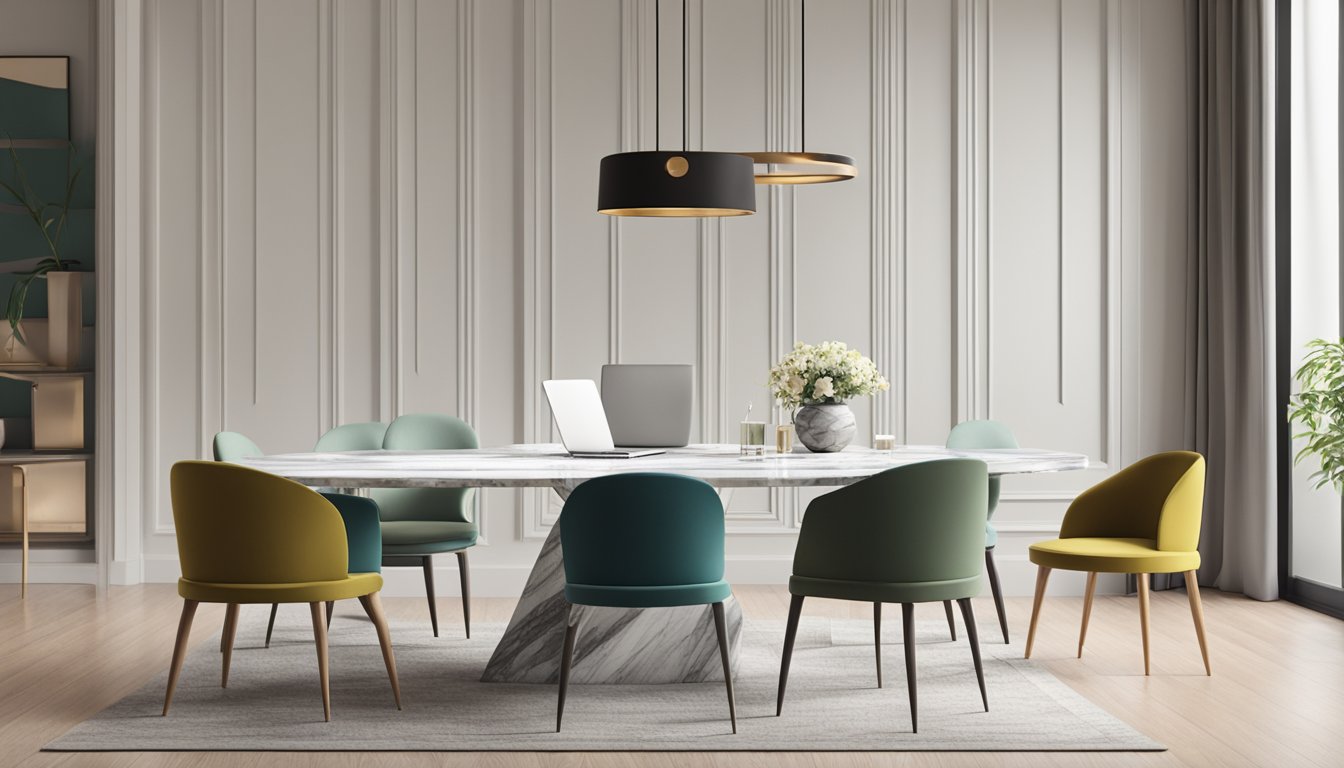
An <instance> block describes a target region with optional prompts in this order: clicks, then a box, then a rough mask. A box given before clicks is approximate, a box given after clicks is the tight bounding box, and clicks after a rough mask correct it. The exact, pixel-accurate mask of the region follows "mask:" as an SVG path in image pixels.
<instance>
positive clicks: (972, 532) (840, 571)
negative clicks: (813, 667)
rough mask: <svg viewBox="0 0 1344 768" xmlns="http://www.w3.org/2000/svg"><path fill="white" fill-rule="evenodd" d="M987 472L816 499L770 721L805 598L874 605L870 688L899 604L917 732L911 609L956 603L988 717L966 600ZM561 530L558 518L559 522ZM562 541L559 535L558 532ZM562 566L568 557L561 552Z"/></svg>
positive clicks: (973, 580)
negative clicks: (892, 610)
mask: <svg viewBox="0 0 1344 768" xmlns="http://www.w3.org/2000/svg"><path fill="white" fill-rule="evenodd" d="M988 479H989V474H988V472H987V470H986V467H985V463H984V462H983V461H976V460H974V459H941V460H938V461H926V462H921V463H918V464H911V465H908V466H904V467H896V468H894V469H889V470H886V471H885V472H881V473H879V474H876V475H873V476H872V477H869V478H867V479H865V480H861V481H859V482H857V483H855V484H853V485H850V486H846V487H844V488H841V489H840V490H838V491H833V492H831V493H828V494H826V495H825V496H821V497H818V498H817V499H815V500H813V501H812V503H811V504H809V505H807V514H806V516H804V517H803V526H802V529H801V530H800V531H799V533H798V549H797V551H796V552H795V553H794V556H793V575H792V576H791V577H790V578H789V592H790V594H792V595H793V600H792V601H791V602H790V604H789V623H788V627H787V629H786V630H785V634H784V656H783V660H782V663H781V664H780V667H779V694H778V698H777V700H776V705H775V706H776V709H775V714H776V715H777V716H778V715H779V714H781V713H782V712H783V711H784V689H785V687H786V686H787V685H788V681H789V662H790V660H791V659H792V657H793V642H794V638H795V637H796V636H797V634H798V619H799V617H800V616H801V615H802V612H803V600H804V598H808V597H824V598H829V599H833V600H860V601H864V602H871V603H872V604H873V644H874V647H875V648H876V650H877V686H878V687H879V688H881V687H882V604H883V603H900V604H901V618H902V619H903V629H904V635H905V678H906V686H907V688H908V689H909V694H910V726H911V728H912V729H913V730H914V731H915V732H916V733H918V732H919V717H918V713H919V705H918V697H917V692H916V685H915V613H914V604H915V603H927V602H941V601H944V600H956V601H957V603H958V604H959V605H960V606H961V615H962V619H963V620H964V621H965V622H966V636H967V639H969V640H970V644H971V659H972V660H973V661H974V663H975V676H976V678H977V679H978V680H979V682H980V699H981V701H982V703H984V705H985V711H986V712H988V711H989V697H988V695H987V694H986V692H985V674H984V669H983V667H982V666H981V664H980V640H979V638H978V637H977V636H976V631H975V615H974V612H973V611H972V609H971V597H973V596H974V595H975V594H976V593H977V592H979V591H980V563H981V557H980V552H981V549H982V547H983V544H984V530H985V510H986V509H987V503H986V502H987V499H986V494H987V492H988V488H989V483H988V482H987V481H988ZM562 522H563V518H562ZM562 533H563V529H562ZM565 556H566V558H568V556H569V550H568V549H566V550H565Z"/></svg>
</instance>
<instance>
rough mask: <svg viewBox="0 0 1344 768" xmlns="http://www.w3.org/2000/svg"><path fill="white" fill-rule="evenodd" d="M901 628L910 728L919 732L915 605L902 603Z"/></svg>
mask: <svg viewBox="0 0 1344 768" xmlns="http://www.w3.org/2000/svg"><path fill="white" fill-rule="evenodd" d="M901 624H902V627H901V630H902V636H903V639H904V642H905V687H906V688H908V689H909V691H910V729H911V730H912V731H913V732H915V733H919V695H918V691H917V690H916V687H915V606H914V605H913V604H912V603H901Z"/></svg>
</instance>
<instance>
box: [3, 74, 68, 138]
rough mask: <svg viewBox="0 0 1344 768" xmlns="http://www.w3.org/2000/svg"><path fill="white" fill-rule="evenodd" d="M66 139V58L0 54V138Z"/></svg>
mask: <svg viewBox="0 0 1344 768" xmlns="http://www.w3.org/2000/svg"><path fill="white" fill-rule="evenodd" d="M4 139H14V140H37V141H42V140H46V141H69V140H70V57H69V56H0V140H4Z"/></svg>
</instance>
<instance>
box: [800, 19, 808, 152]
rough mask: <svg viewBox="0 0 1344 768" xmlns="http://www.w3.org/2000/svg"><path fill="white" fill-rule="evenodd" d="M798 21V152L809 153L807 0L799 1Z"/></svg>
mask: <svg viewBox="0 0 1344 768" xmlns="http://www.w3.org/2000/svg"><path fill="white" fill-rule="evenodd" d="M799 5H800V6H801V11H800V13H799V19H798V48H799V53H798V79H799V83H798V92H799V97H800V98H799V99H798V151H799V152H806V151H807V0H799Z"/></svg>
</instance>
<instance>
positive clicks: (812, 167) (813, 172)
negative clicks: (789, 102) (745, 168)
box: [742, 0, 859, 184]
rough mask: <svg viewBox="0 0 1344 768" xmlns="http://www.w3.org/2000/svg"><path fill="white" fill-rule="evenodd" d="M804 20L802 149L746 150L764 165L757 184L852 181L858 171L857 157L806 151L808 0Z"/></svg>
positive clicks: (804, 1) (800, 35)
mask: <svg viewBox="0 0 1344 768" xmlns="http://www.w3.org/2000/svg"><path fill="white" fill-rule="evenodd" d="M799 2H800V5H801V22H800V24H799V30H798V38H799V42H798V46H799V49H800V56H799V69H801V70H802V78H801V84H800V86H799V96H800V98H799V106H798V113H799V117H798V122H799V140H798V145H799V151H797V152H743V153H742V154H743V155H744V156H745V157H749V158H751V161H752V163H754V164H755V165H757V166H764V168H763V169H762V170H758V171H756V183H757V184H827V183H830V182H833V181H849V180H850V179H852V178H854V177H855V176H857V175H858V174H859V169H858V168H856V167H855V166H854V158H852V157H849V156H848V155H833V154H829V153H826V152H807V151H805V147H806V145H807V0H799Z"/></svg>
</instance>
